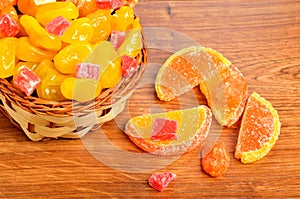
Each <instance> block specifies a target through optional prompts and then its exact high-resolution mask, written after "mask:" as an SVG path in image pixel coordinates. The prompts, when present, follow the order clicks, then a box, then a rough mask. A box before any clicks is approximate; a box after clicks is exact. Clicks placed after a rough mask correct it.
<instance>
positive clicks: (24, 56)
mask: <svg viewBox="0 0 300 199" xmlns="http://www.w3.org/2000/svg"><path fill="white" fill-rule="evenodd" d="M55 54H56V52H54V51H50V50H45V49H42V48H38V47H36V46H34V45H32V44H31V43H30V40H29V38H28V37H20V38H19V39H18V42H17V52H16V56H17V58H18V59H20V60H23V61H29V62H41V61H42V60H44V59H52V58H53V57H54V55H55Z"/></svg>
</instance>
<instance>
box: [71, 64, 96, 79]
mask: <svg viewBox="0 0 300 199" xmlns="http://www.w3.org/2000/svg"><path fill="white" fill-rule="evenodd" d="M99 73H100V66H99V65H97V64H92V63H80V64H77V65H76V77H77V78H91V79H95V80H98V78H99Z"/></svg>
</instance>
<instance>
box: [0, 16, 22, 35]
mask: <svg viewBox="0 0 300 199" xmlns="http://www.w3.org/2000/svg"><path fill="white" fill-rule="evenodd" d="M19 30H20V27H19V25H18V24H17V22H16V21H15V20H14V19H13V18H12V17H11V16H10V15H9V14H4V15H2V16H1V17H0V38H1V37H14V36H16V35H17V34H18V32H19Z"/></svg>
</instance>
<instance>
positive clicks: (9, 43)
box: [0, 37, 18, 78]
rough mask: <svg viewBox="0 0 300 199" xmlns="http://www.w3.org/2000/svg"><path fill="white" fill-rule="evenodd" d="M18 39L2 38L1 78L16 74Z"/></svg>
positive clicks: (0, 53) (0, 42) (0, 49)
mask: <svg viewBox="0 0 300 199" xmlns="http://www.w3.org/2000/svg"><path fill="white" fill-rule="evenodd" d="M17 40H18V39H17V38H15V37H6V38H3V39H0V46H1V48H0V56H1V59H0V78H7V77H10V76H12V75H13V74H14V70H15V60H16V46H17Z"/></svg>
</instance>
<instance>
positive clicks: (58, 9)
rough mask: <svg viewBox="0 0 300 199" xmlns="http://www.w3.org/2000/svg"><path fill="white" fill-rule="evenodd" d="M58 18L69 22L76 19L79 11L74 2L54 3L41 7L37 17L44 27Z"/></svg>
mask: <svg viewBox="0 0 300 199" xmlns="http://www.w3.org/2000/svg"><path fill="white" fill-rule="evenodd" d="M58 16H62V17H64V18H65V19H68V20H71V19H76V18H77V17H78V16H79V11H78V9H77V7H76V6H75V5H74V4H73V3H72V2H54V3H47V4H43V5H40V6H39V7H38V8H37V11H36V15H35V17H36V19H37V20H38V21H39V22H40V23H41V24H42V25H44V26H45V25H46V24H47V23H48V22H50V21H52V20H53V19H55V18H56V17H58Z"/></svg>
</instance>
